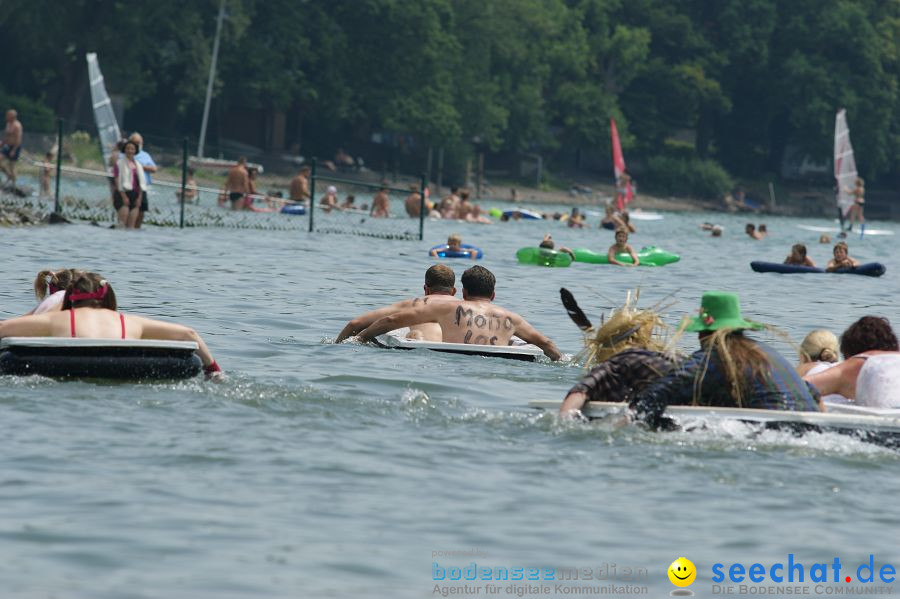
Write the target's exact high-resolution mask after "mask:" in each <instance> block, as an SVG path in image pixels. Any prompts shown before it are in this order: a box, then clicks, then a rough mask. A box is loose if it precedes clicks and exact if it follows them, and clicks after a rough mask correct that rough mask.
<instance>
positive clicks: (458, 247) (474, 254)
mask: <svg viewBox="0 0 900 599" xmlns="http://www.w3.org/2000/svg"><path fill="white" fill-rule="evenodd" d="M440 251H441V249H440V248H434V249H433V250H431V252H430V253H431V256H432V257H433V258H439V257H440V256H438V252H440ZM445 251H448V252H459V253H461V254H465V255H466V257H467V258H471V259H472V260H478V251H477V250H471V249H467V248H464V247H463V246H462V237H460V235H459V233H453V234H452V235H450V236H449V237H447V249H446V250H445Z"/></svg>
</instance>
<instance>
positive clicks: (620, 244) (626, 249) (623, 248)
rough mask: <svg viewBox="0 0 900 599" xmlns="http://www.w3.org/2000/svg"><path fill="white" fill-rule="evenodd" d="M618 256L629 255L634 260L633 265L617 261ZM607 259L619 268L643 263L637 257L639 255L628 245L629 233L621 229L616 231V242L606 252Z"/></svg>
mask: <svg viewBox="0 0 900 599" xmlns="http://www.w3.org/2000/svg"><path fill="white" fill-rule="evenodd" d="M616 254H629V255H630V256H631V259H632V260H634V262H633V263H631V264H629V263H628V262H622V261H620V260H617V259H616ZM606 257H607V259H608V260H609V263H610V264H615V265H617V266H638V265H639V264H640V263H641V261H640V259H639V258H638V257H637V254H636V253H635V251H634V248H632V247H631V246H630V245H628V231H626V230H625V229H619V230H618V231H616V242H615V243H614V244H612V245H611V246H609V250H608V251H607V252H606Z"/></svg>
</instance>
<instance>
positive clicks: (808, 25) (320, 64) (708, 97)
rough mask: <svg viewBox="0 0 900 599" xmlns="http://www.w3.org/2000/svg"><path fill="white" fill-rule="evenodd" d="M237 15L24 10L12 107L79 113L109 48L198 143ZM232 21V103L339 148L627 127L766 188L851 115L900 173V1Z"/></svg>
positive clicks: (717, 0)
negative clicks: (292, 123)
mask: <svg viewBox="0 0 900 599" xmlns="http://www.w3.org/2000/svg"><path fill="white" fill-rule="evenodd" d="M218 5H219V1H218V0H196V1H195V2H174V1H172V0H156V1H155V2H152V3H145V2H133V1H132V2H127V1H125V0H69V1H67V2H56V1H51V0H5V2H4V10H3V11H2V13H0V31H2V32H3V33H2V35H0V53H2V56H3V57H4V59H3V61H0V92H4V93H6V94H9V95H13V96H16V97H19V98H28V99H30V100H33V101H34V102H37V103H38V104H44V105H47V106H49V107H50V108H51V109H53V110H55V111H56V112H57V113H58V114H60V115H61V116H64V117H67V116H69V115H70V114H75V113H76V112H77V111H78V109H79V106H78V104H79V103H80V102H83V100H81V99H80V98H83V97H84V95H85V92H86V89H87V81H86V68H85V64H84V53H85V52H89V51H95V52H98V53H99V54H100V60H101V65H102V68H103V71H104V74H105V76H106V79H107V83H108V87H109V88H110V89H111V90H112V91H114V92H115V93H116V94H120V95H123V96H124V97H125V98H126V103H127V106H128V107H129V108H131V109H135V110H137V109H140V111H142V112H146V113H148V114H150V115H151V116H152V119H154V121H153V123H154V126H155V127H157V128H158V130H159V131H160V132H162V133H169V134H176V133H177V134H183V133H188V134H196V130H197V129H198V128H199V126H198V124H197V118H196V117H197V114H198V113H199V110H200V109H201V107H202V102H203V97H204V94H205V90H206V77H207V73H208V69H209V65H210V55H211V47H212V40H213V36H214V33H215V26H216V23H215V18H216V14H217V11H218ZM226 6H227V13H228V17H227V19H226V21H225V27H224V32H223V37H222V44H221V51H220V57H219V69H218V73H217V78H216V84H215V98H216V102H217V103H218V105H219V106H222V107H243V108H248V109H255V110H262V111H266V110H279V111H284V112H285V113H288V114H291V115H295V118H296V119H298V120H299V121H300V122H302V123H304V124H305V125H307V126H310V127H313V129H314V130H315V131H318V132H326V133H328V134H329V135H332V136H334V137H338V136H346V135H363V136H365V135H368V133H370V132H373V131H390V132H394V133H396V134H400V135H403V136H406V137H408V138H410V139H415V140H416V141H417V147H418V148H419V149H422V148H424V147H426V146H433V147H446V148H448V150H451V149H452V150H451V151H453V152H455V153H456V154H460V153H462V154H465V153H466V152H467V151H472V149H473V148H480V149H486V150H489V151H495V152H504V151H505V152H540V153H542V154H545V155H547V156H548V157H552V156H553V155H554V153H556V154H558V155H560V156H563V155H571V150H573V149H584V150H593V151H594V152H595V153H596V152H597V151H599V152H600V153H601V154H606V155H608V154H609V152H610V148H609V118H610V117H615V118H616V120H617V123H618V125H619V130H620V134H621V136H622V140H623V144H624V146H625V149H626V152H627V153H628V155H629V156H636V157H643V158H644V159H645V160H644V161H643V162H645V163H647V159H649V158H650V157H654V161H655V163H657V164H663V163H664V162H665V161H663V160H662V157H665V156H666V155H667V152H668V149H667V148H671V147H674V146H673V144H671V143H669V142H670V141H671V140H672V139H680V140H682V141H683V140H684V139H690V140H691V148H692V149H691V152H690V154H691V156H689V157H685V156H683V155H679V156H675V155H672V154H668V155H669V157H670V158H672V159H676V158H677V159H678V160H686V159H692V160H693V159H696V160H700V161H704V160H705V161H708V160H713V161H716V162H718V163H719V164H721V165H723V166H724V167H725V168H726V169H727V170H728V171H730V172H731V173H734V174H736V175H741V176H755V175H759V174H761V173H763V172H777V171H778V170H779V169H780V166H781V163H782V161H783V159H784V156H785V155H786V153H787V152H788V151H789V149H795V150H799V151H800V152H801V153H805V154H806V155H809V156H811V157H812V158H813V159H814V160H817V161H819V162H821V161H823V160H825V159H828V158H829V157H830V148H831V136H832V128H833V123H834V114H835V111H836V110H837V109H839V108H841V107H844V108H846V109H847V111H848V117H849V121H850V126H851V129H852V135H853V140H854V145H855V146H856V148H857V162H858V164H859V165H860V169H861V170H862V172H863V173H864V174H865V175H867V176H868V177H878V176H882V175H894V174H895V173H896V171H897V159H896V158H895V156H897V155H898V150H900V103H898V94H900V83H898V75H900V73H898V69H900V45H898V40H900V0H791V2H778V1H777V0H684V1H682V2H671V1H670V0H329V1H328V2H315V1H311V0H226ZM35 110H37V109H35ZM42 118H43V117H42ZM304 130H306V129H304V128H302V127H298V131H301V133H299V134H298V135H301V136H302V135H303V133H302V131H304ZM295 141H306V140H300V139H298V140H295ZM675 145H677V144H675ZM467 149H468V150H467ZM637 162H638V163H640V162H641V161H640V160H638V161H637ZM670 162H671V161H670ZM667 164H668V163H667ZM704 164H706V163H705V162H704ZM717 176H718V175H717ZM717 180H722V179H721V178H719V179H717Z"/></svg>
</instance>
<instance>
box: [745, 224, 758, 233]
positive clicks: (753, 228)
mask: <svg viewBox="0 0 900 599" xmlns="http://www.w3.org/2000/svg"><path fill="white" fill-rule="evenodd" d="M744 231H746V232H747V233H753V232H754V231H756V225H754V224H753V223H747V226H746V227H744Z"/></svg>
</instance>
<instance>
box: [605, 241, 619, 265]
mask: <svg viewBox="0 0 900 599" xmlns="http://www.w3.org/2000/svg"><path fill="white" fill-rule="evenodd" d="M606 259H607V260H608V261H609V263H610V264H615V265H617V266H622V263H621V262H619V261H618V260H616V246H614V245H613V246H610V248H609V250H608V251H607V252H606Z"/></svg>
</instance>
